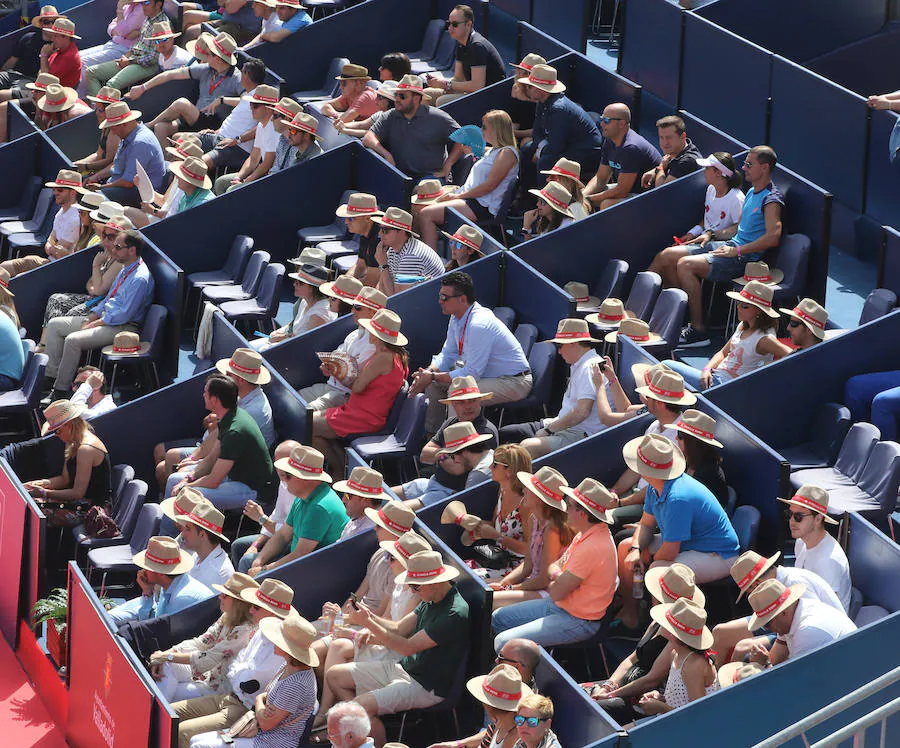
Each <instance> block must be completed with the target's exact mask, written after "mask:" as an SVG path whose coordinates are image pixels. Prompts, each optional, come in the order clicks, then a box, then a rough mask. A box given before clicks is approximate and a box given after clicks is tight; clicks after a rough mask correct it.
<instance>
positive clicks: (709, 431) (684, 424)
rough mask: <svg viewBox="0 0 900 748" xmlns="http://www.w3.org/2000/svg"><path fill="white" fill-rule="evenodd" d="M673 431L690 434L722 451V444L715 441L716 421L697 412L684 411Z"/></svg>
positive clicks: (692, 410)
mask: <svg viewBox="0 0 900 748" xmlns="http://www.w3.org/2000/svg"><path fill="white" fill-rule="evenodd" d="M675 430H676V431H681V432H682V433H683V434H690V435H691V436H693V437H694V438H695V439H699V440H700V441H701V442H705V443H706V444H709V445H711V446H713V447H718V448H719V449H722V442H720V441H718V440H717V439H716V419H715V418H713V417H712V416H708V415H706V413H701V412H700V411H699V410H694V409H693V408H691V409H690V410H686V411H684V413H682V414H681V418H679V419H678V422H677V423H676V424H675Z"/></svg>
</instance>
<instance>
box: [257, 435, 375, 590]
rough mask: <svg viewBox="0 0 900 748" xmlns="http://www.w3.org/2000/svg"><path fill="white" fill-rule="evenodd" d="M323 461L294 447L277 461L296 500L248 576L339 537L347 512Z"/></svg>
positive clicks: (308, 450) (312, 451) (307, 449)
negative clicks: (284, 548)
mask: <svg viewBox="0 0 900 748" xmlns="http://www.w3.org/2000/svg"><path fill="white" fill-rule="evenodd" d="M324 459H325V458H324V457H323V455H322V453H321V452H319V451H317V450H315V449H312V448H311V447H297V448H295V449H294V450H293V451H292V452H291V455H290V457H286V458H282V459H280V460H279V461H278V463H277V467H278V469H279V470H281V471H282V472H284V473H285V475H286V477H287V488H288V491H290V493H291V494H292V495H293V496H295V497H296V499H297V500H296V501H294V504H293V506H292V507H291V510H290V512H288V516H287V519H286V520H285V523H284V525H282V527H281V528H280V529H279V530H277V531H276V532H275V534H274V535H272V538H271V540H269V541H267V542H266V544H265V546H263V548H262V550H261V551H260V552H259V554H258V555H257V556H256V558H255V559H254V561H253V564H252V565H251V566H250V571H249V574H250V576H252V577H255V576H257V575H258V574H260V573H262V572H264V571H271V570H272V569H277V568H278V567H279V566H283V565H284V564H287V563H290V562H291V561H294V560H295V559H298V558H302V557H303V556H306V555H308V554H310V553H312V552H313V551H314V550H316V549H317V548H324V547H325V546H327V545H331V544H332V543H334V542H336V541H337V540H338V539H339V538H340V537H341V531H342V530H343V529H344V525H346V524H347V513H346V511H344V505H343V504H342V503H341V500H340V499H339V498H338V495H337V494H336V493H335V492H334V491H333V490H332V489H331V486H330V485H329V484H330V483H331V476H330V475H328V473H326V472H325V471H324V470H323V468H322V466H323V464H324ZM379 488H380V486H379ZM288 543H289V544H290V552H288V553H287V554H283V555H282V556H281V557H280V558H278V555H279V552H280V551H281V550H282V548H283V547H284V546H285V545H286V544H288ZM274 559H277V560H274Z"/></svg>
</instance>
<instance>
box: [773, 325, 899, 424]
mask: <svg viewBox="0 0 900 748" xmlns="http://www.w3.org/2000/svg"><path fill="white" fill-rule="evenodd" d="M799 327H800V325H797V326H796V327H794V328H789V331H790V332H791V333H794V332H795V331H798V328H799ZM803 331H804V332H806V333H808V328H806V327H805V326H804V327H803ZM898 388H900V371H897V370H895V371H879V372H871V373H869V374H857V375H856V376H853V377H850V378H849V379H848V380H847V382H846V384H845V385H844V403H846V405H847V407H848V408H850V418H851V419H852V420H853V421H854V422H857V421H866V422H868V423H871V424H874V425H875V426H877V427H878V430H879V431H880V432H881V438H882V439H885V440H890V441H897V419H898V416H900V389H898Z"/></svg>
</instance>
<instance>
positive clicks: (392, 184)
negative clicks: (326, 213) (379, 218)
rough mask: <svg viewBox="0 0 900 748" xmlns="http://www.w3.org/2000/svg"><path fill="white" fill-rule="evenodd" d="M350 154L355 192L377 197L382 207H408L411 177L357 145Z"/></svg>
mask: <svg viewBox="0 0 900 748" xmlns="http://www.w3.org/2000/svg"><path fill="white" fill-rule="evenodd" d="M352 152H353V158H354V161H353V172H352V173H353V182H352V185H353V188H354V189H355V190H359V191H360V192H368V193H369V194H371V195H377V196H378V203H379V204H380V205H382V206H383V207H390V206H391V205H396V206H400V207H403V208H405V207H407V206H408V205H409V197H410V195H411V194H412V190H413V186H414V185H413V180H412V178H411V177H408V176H406V174H404V173H403V172H402V171H400V169H398V168H397V167H396V166H392V165H391V164H389V163H388V162H387V161H385V160H384V159H383V158H382V157H381V156H378V155H377V154H375V153H374V152H373V151H370V150H369V149H368V148H363V147H362V146H361V145H360V144H358V143H357V144H356V145H354V146H353V148H352ZM349 186H350V185H349V184H348V186H347V187H345V188H344V189H348V188H349ZM334 208H337V205H335V206H333V208H332V210H334ZM332 220H334V219H333V218H332Z"/></svg>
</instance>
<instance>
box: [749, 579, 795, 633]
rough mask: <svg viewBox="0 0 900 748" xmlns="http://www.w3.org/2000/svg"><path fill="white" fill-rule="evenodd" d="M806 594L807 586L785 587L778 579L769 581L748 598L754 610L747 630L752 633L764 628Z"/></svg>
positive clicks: (793, 585)
mask: <svg viewBox="0 0 900 748" xmlns="http://www.w3.org/2000/svg"><path fill="white" fill-rule="evenodd" d="M804 592H806V585H805V584H792V585H791V586H790V587H785V586H784V585H783V584H782V583H781V582H779V581H778V580H777V579H767V580H766V581H765V582H763V583H762V584H761V585H759V587H757V588H756V589H755V590H753V592H751V593H750V596H749V597H748V598H747V600H749V601H750V607H751V608H753V615H752V616H750V622H749V623H748V624H747V628H748V629H750V631H756V630H757V629H760V628H762V627H763V626H765V625H766V624H767V623H768V622H769V621H771V620H772V619H773V618H774V617H775V616H777V615H778V614H779V613H781V612H782V611H783V610H785V609H787V608H789V607H790V606H791V605H793V604H794V603H796V602H797V601H798V600H799V599H800V598H801V597H803V593H804Z"/></svg>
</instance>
